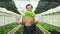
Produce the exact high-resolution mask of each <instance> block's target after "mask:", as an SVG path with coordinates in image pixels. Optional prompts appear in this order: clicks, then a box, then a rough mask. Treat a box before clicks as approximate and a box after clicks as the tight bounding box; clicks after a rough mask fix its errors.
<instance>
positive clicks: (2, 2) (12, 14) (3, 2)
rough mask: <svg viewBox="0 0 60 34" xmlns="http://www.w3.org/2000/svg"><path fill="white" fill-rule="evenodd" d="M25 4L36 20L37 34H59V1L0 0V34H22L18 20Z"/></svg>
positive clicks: (21, 27)
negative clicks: (29, 7) (34, 14)
mask: <svg viewBox="0 0 60 34" xmlns="http://www.w3.org/2000/svg"><path fill="white" fill-rule="evenodd" d="M27 4H31V5H32V6H33V12H34V13H36V15H37V18H38V21H39V22H38V24H36V28H37V29H36V30H37V34H60V0H0V34H23V25H21V24H20V20H21V16H22V14H23V12H24V10H26V9H25V6H26V5H27Z"/></svg>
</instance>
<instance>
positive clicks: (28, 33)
mask: <svg viewBox="0 0 60 34" xmlns="http://www.w3.org/2000/svg"><path fill="white" fill-rule="evenodd" d="M32 9H33V6H32V5H31V4H28V5H26V11H25V12H24V13H23V16H24V15H25V13H27V14H28V13H31V15H32V16H33V17H35V13H34V12H33V11H32ZM27 16H29V14H28V15H27ZM29 18H30V19H31V20H32V22H34V23H33V24H29V23H23V22H24V20H22V22H21V24H23V25H24V29H23V34H36V24H37V22H38V20H37V19H36V18H32V17H30V16H29V17H27V19H29ZM22 19H23V18H22Z"/></svg>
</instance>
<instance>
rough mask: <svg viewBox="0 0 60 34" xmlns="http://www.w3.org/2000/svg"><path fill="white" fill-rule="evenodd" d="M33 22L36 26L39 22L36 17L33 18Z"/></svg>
mask: <svg viewBox="0 0 60 34" xmlns="http://www.w3.org/2000/svg"><path fill="white" fill-rule="evenodd" d="M34 19H35V20H34V22H35V24H37V23H38V22H39V20H38V16H37V15H36V16H35V17H34Z"/></svg>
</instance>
